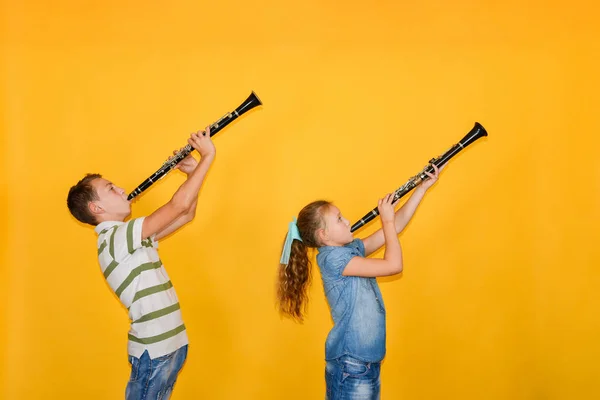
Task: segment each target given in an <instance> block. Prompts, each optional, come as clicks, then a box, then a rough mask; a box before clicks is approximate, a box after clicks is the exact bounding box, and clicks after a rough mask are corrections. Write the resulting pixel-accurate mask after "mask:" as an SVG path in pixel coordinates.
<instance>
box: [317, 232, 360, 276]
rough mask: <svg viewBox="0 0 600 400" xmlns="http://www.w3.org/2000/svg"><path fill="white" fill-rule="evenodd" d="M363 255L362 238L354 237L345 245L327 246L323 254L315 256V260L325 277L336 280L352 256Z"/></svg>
mask: <svg viewBox="0 0 600 400" xmlns="http://www.w3.org/2000/svg"><path fill="white" fill-rule="evenodd" d="M320 255H321V254H320ZM364 255H365V246H364V244H363V242H362V240H360V239H354V240H353V241H352V242H350V243H348V244H347V245H345V246H339V247H337V246H336V247H329V248H328V249H327V251H326V252H325V254H322V255H321V257H318V256H317V262H318V264H319V266H320V268H321V274H322V275H323V277H324V278H325V279H328V280H337V279H340V278H342V277H343V275H342V273H343V272H344V269H345V268H346V265H348V263H349V262H350V260H352V258H354V257H364ZM319 258H320V259H319Z"/></svg>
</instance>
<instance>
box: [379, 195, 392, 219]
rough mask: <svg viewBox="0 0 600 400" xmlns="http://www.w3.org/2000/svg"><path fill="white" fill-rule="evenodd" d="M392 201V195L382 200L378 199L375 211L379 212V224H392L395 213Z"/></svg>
mask: <svg viewBox="0 0 600 400" xmlns="http://www.w3.org/2000/svg"><path fill="white" fill-rule="evenodd" d="M393 199H394V195H393V194H388V195H387V196H385V197H384V198H383V199H379V202H378V204H377V209H378V210H379V218H381V223H382V224H383V223H385V222H394V217H395V212H394V205H393V204H392V200H393Z"/></svg>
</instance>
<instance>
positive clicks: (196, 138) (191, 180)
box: [142, 127, 216, 239]
mask: <svg viewBox="0 0 600 400" xmlns="http://www.w3.org/2000/svg"><path fill="white" fill-rule="evenodd" d="M188 142H189V143H190V144H191V145H192V146H193V147H194V148H195V149H196V150H198V152H199V153H200V154H201V157H202V158H201V159H200V162H199V163H198V165H197V166H196V168H195V169H194V171H193V172H192V173H191V174H190V175H189V176H188V179H187V180H186V181H185V182H183V184H182V185H181V186H180V187H179V189H177V191H176V192H175V194H174V195H173V197H172V198H171V200H169V202H168V203H166V204H165V205H163V206H162V207H160V208H159V209H157V210H156V211H154V212H153V213H152V214H150V215H149V216H147V217H146V218H145V219H144V224H143V226H142V239H146V238H148V237H150V236H153V235H158V234H159V233H162V232H163V231H165V229H168V228H170V225H172V224H174V223H175V222H176V221H177V220H178V219H179V218H184V216H185V215H186V214H188V213H189V212H190V210H191V208H192V206H193V205H194V204H195V203H196V202H197V200H198V192H199V191H200V187H201V186H202V183H203V182H204V178H205V176H206V173H207V172H208V169H209V168H210V165H211V164H212V161H213V159H214V157H215V153H216V151H215V147H214V145H213V143H212V140H211V138H210V130H209V128H208V127H207V128H206V131H205V132H202V133H201V134H200V133H192V135H191V137H190V139H188ZM185 222H187V221H185V219H183V220H182V221H181V223H180V222H179V221H177V223H180V225H179V226H181V225H183V224H184V223H185ZM179 226H177V227H175V228H174V229H172V230H171V232H172V231H173V230H175V229H177V228H179ZM162 236H163V237H164V236H165V234H162Z"/></svg>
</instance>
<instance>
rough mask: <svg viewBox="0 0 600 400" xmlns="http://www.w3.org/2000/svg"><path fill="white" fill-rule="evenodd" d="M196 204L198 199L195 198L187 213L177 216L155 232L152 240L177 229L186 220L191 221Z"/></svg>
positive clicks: (185, 222)
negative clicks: (169, 223)
mask: <svg viewBox="0 0 600 400" xmlns="http://www.w3.org/2000/svg"><path fill="white" fill-rule="evenodd" d="M197 204H198V200H197V199H196V200H195V201H194V203H193V204H192V206H191V207H190V209H189V210H188V212H187V213H185V214H183V215H182V216H181V217H179V218H177V219H176V220H175V221H173V222H172V223H171V225H169V226H167V227H166V228H165V229H163V230H162V231H160V232H158V233H157V234H156V237H155V238H154V240H156V241H158V240H160V239H162V238H164V237H166V236H168V235H170V234H171V233H173V232H175V231H176V230H177V229H179V228H181V227H182V226H184V225H185V224H187V223H188V222H191V221H192V220H193V219H194V217H195V216H196V205H197Z"/></svg>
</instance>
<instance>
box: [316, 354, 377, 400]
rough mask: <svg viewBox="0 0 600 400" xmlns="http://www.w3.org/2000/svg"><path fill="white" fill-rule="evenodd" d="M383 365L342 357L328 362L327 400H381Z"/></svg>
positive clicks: (326, 378)
mask: <svg viewBox="0 0 600 400" xmlns="http://www.w3.org/2000/svg"><path fill="white" fill-rule="evenodd" d="M380 372H381V363H366V362H363V361H360V360H357V359H355V358H352V357H348V356H342V357H340V358H338V359H336V360H331V361H327V365H326V366H325V383H326V386H327V394H326V396H325V400H379V396H380V388H381V380H380Z"/></svg>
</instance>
